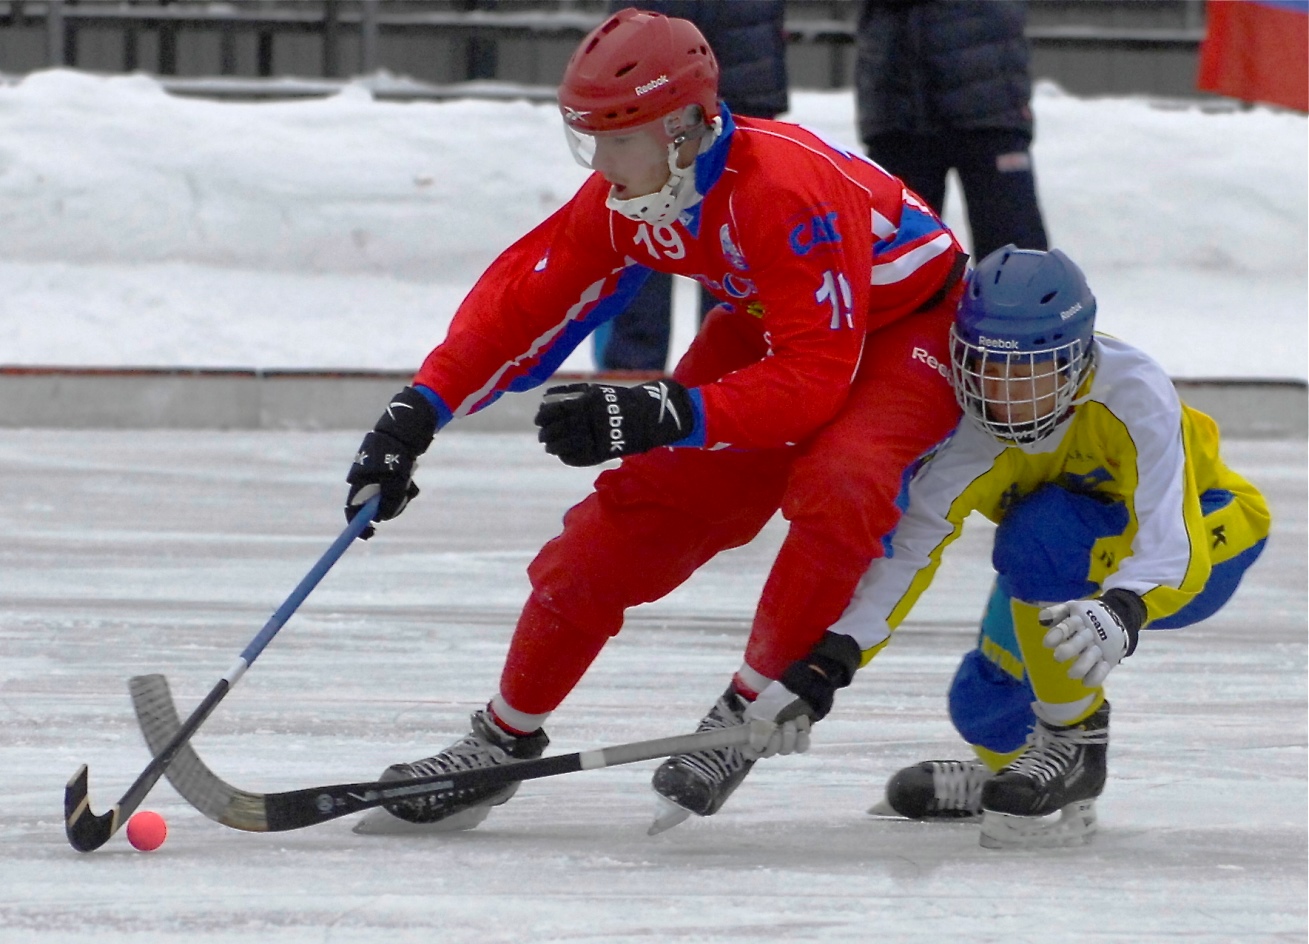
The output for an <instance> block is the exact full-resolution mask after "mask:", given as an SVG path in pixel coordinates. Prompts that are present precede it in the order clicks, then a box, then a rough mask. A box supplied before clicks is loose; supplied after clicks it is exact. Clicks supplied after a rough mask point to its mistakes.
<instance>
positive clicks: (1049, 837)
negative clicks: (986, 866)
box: [978, 800, 1096, 849]
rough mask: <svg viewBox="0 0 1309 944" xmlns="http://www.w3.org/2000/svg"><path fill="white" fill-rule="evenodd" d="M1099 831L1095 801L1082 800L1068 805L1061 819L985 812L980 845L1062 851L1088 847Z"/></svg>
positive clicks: (1061, 812)
mask: <svg viewBox="0 0 1309 944" xmlns="http://www.w3.org/2000/svg"><path fill="white" fill-rule="evenodd" d="M1095 832H1096V818H1095V800H1081V801H1079V802H1077V803H1070V804H1068V805H1067V806H1065V807H1064V808H1063V809H1062V810H1060V811H1059V813H1058V815H1057V816H1056V815H1055V814H1051V815H1049V816H1013V815H1011V814H1009V813H997V812H996V811H995V810H984V811H983V812H982V828H981V835H980V836H979V837H978V842H979V843H980V844H981V846H982V847H983V848H984V849H1062V848H1067V847H1069V846H1084V845H1086V844H1087V843H1089V842H1090V841H1091V838H1092V837H1093V836H1094V835H1095Z"/></svg>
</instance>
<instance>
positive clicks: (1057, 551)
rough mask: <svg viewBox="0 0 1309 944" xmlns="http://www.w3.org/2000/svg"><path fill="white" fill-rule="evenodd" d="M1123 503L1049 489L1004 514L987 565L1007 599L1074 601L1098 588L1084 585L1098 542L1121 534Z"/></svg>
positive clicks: (1124, 519) (1056, 487)
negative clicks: (999, 580) (1005, 593)
mask: <svg viewBox="0 0 1309 944" xmlns="http://www.w3.org/2000/svg"><path fill="white" fill-rule="evenodd" d="M1128 520H1129V516H1128V513H1127V506H1126V505H1124V504H1123V503H1122V502H1105V501H1101V500H1100V499H1097V498H1094V497H1092V496H1090V495H1083V494H1079V493H1076V492H1070V491H1068V490H1067V489H1065V488H1063V487H1061V486H1059V485H1055V484H1053V483H1048V484H1046V485H1042V486H1041V487H1040V488H1038V489H1037V490H1036V491H1034V492H1032V493H1031V494H1030V495H1027V496H1026V497H1024V498H1022V499H1021V500H1019V501H1018V502H1015V503H1014V505H1013V506H1012V507H1011V508H1010V509H1009V510H1008V511H1007V512H1005V516H1004V518H1003V519H1002V520H1001V521H1000V524H999V526H998V527H997V528H996V531H995V546H994V548H993V549H992V551H991V563H992V564H993V565H994V566H995V569H996V572H997V573H999V574H1000V577H1001V585H1002V586H1003V587H1004V589H1005V590H1006V592H1008V593H1009V594H1010V595H1011V596H1013V597H1015V598H1017V599H1019V600H1026V601H1028V602H1033V603H1035V602H1049V601H1059V600H1078V599H1081V598H1083V597H1088V596H1091V595H1092V594H1094V593H1096V592H1097V591H1098V590H1099V589H1100V587H1099V585H1098V584H1096V583H1094V582H1092V581H1091V580H1090V579H1088V576H1087V575H1088V574H1089V573H1090V572H1091V551H1092V550H1093V549H1094V547H1095V542H1096V541H1097V540H1099V539H1100V538H1107V537H1111V536H1113V535H1116V534H1122V533H1123V529H1124V528H1126V527H1127V522H1128Z"/></svg>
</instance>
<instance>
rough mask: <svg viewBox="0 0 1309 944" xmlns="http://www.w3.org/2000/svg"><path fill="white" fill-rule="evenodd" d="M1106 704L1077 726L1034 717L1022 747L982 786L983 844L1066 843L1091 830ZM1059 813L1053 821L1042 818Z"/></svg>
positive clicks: (1105, 743) (1103, 771)
mask: <svg viewBox="0 0 1309 944" xmlns="http://www.w3.org/2000/svg"><path fill="white" fill-rule="evenodd" d="M1108 753H1109V702H1107V701H1106V702H1105V703H1104V704H1102V705H1101V706H1100V707H1099V708H1098V709H1096V712H1095V714H1093V715H1091V717H1089V718H1087V719H1086V720H1085V721H1082V722H1081V723H1080V724H1074V725H1068V726H1066V727H1056V726H1054V725H1050V724H1047V723H1046V722H1044V721H1041V720H1039V719H1038V721H1037V722H1036V727H1035V728H1033V729H1032V734H1031V737H1030V738H1029V739H1028V742H1027V750H1026V751H1025V752H1024V753H1023V755H1022V756H1021V757H1019V758H1018V759H1017V760H1016V761H1014V762H1013V763H1012V764H1010V765H1009V766H1008V767H1005V768H1004V769H1003V770H1001V771H1000V772H999V773H997V774H995V776H993V777H992V778H991V779H990V780H988V781H987V782H986V785H985V786H984V787H983V788H982V837H981V841H982V845H983V846H986V847H988V848H993V849H994V848H1002V847H1006V846H1036V847H1041V846H1068V845H1078V844H1081V843H1086V842H1090V841H1091V836H1093V835H1094V834H1095V798H1096V797H1098V796H1099V795H1100V794H1101V793H1102V792H1103V791H1104V784H1105V779H1106V777H1107V775H1108V764H1107V757H1108ZM1060 811H1062V815H1061V816H1060V817H1059V818H1058V819H1044V817H1047V816H1049V815H1050V814H1051V813H1055V812H1060Z"/></svg>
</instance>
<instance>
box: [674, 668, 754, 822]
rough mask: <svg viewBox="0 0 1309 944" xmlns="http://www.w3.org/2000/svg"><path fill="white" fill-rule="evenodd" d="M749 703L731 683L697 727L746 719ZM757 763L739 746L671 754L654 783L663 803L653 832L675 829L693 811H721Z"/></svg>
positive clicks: (722, 725) (728, 724) (706, 728)
mask: <svg viewBox="0 0 1309 944" xmlns="http://www.w3.org/2000/svg"><path fill="white" fill-rule="evenodd" d="M748 704H749V702H747V701H746V700H745V699H744V698H742V697H741V696H740V695H738V694H737V693H736V690H735V689H734V688H732V687H731V686H728V689H727V691H725V692H723V694H722V696H721V697H720V698H719V699H718V701H716V702H715V703H714V706H713V708H711V709H710V710H709V714H707V715H705V716H704V718H703V719H701V721H700V724H699V726H698V727H697V728H696V731H697V732H700V731H715V730H718V729H720V728H730V727H734V726H735V725H738V724H742V723H744V718H743V715H744V712H745V709H746V706H747V705H748ZM753 766H754V761H752V760H747V759H746V756H745V755H744V754H743V753H741V749H740V748H739V747H720V748H717V749H715V750H710V751H696V752H695V753H692V754H678V755H676V756H674V757H670V758H668V760H666V761H664V762H663V763H662V764H660V765H659V769H658V770H656V771H655V773H654V779H653V780H652V781H651V784H650V785H651V786H652V787H654V791H655V793H656V794H658V801H659V803H658V809H657V810H656V811H655V821H654V823H653V824H652V825H651V826H650V830H649V834H650V835H651V836H653V835H655V834H656V833H661V832H663V831H664V830H665V829H671V828H673V827H674V826H676V825H677V824H678V823H680V822H682V821H683V820H685V819H686V818H687V817H688V816H690V815H691V814H692V813H694V814H695V815H697V816H712V815H713V814H715V813H717V812H718V811H719V810H720V809H722V806H723V804H724V803H726V802H727V798H728V797H729V796H731V795H732V791H733V790H735V789H736V788H737V787H738V786H740V784H741V781H742V780H744V779H745V775H746V774H748V773H749V772H750V768H751V767H753Z"/></svg>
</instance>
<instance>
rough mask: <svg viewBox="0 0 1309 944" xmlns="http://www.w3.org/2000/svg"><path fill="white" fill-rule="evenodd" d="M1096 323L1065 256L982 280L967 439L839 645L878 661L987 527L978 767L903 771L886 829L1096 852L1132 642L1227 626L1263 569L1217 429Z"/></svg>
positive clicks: (854, 604)
mask: <svg viewBox="0 0 1309 944" xmlns="http://www.w3.org/2000/svg"><path fill="white" fill-rule="evenodd" d="M1095 309H1096V305H1095V298H1094V296H1093V295H1092V294H1091V291H1090V289H1089V288H1088V286H1087V284H1086V280H1085V278H1084V277H1083V275H1082V273H1081V271H1080V270H1079V269H1078V268H1077V266H1076V265H1074V264H1073V262H1072V261H1071V260H1070V259H1069V258H1068V257H1067V256H1065V255H1064V254H1063V253H1062V252H1060V251H1058V250H1053V251H1051V252H1048V253H1047V252H1037V251H1031V250H1017V249H1015V248H1014V247H1013V246H1009V247H1006V248H1004V249H1001V250H998V251H996V252H995V253H992V254H991V255H990V256H988V257H987V258H986V259H984V260H983V261H982V262H981V263H980V264H979V265H978V267H977V269H976V270H975V271H974V272H973V273H972V275H971V276H970V279H969V283H968V287H967V290H966V293H965V297H964V299H963V301H962V302H961V304H960V308H959V312H958V316H957V318H956V322H955V326H954V331H953V334H952V339H951V345H952V357H951V359H952V365H951V371H952V375H953V380H954V384H955V391H956V396H957V397H958V399H959V403H960V406H961V407H962V408H963V411H964V414H965V420H964V421H962V422H961V423H960V425H959V427H958V429H957V430H956V432H955V433H954V434H953V435H952V436H951V437H950V438H949V439H947V440H946V441H945V443H943V444H942V445H941V446H940V447H939V448H938V449H937V450H936V451H935V452H934V453H933V454H932V455H931V456H930V457H929V458H928V459H927V460H926V461H925V462H924V463H923V464H922V465H921V466H920V467H919V468H918V470H917V471H916V472H915V473H914V475H913V476H912V478H911V479H910V481H909V483H908V486H907V489H906V494H905V496H903V497H904V499H905V500H907V505H906V510H905V513H904V517H903V518H902V519H901V521H900V524H899V526H898V527H897V528H896V530H895V532H894V533H893V535H892V536H891V549H890V553H888V554H887V556H886V557H885V558H882V559H879V560H877V561H875V562H874V563H873V565H872V566H871V568H870V569H869V571H868V573H867V574H866V575H865V576H864V578H863V580H862V581H861V582H860V584H859V586H858V589H857V590H856V592H855V595H854V598H853V599H852V601H851V603H850V605H849V607H848V608H847V609H846V611H845V613H844V615H843V616H842V617H841V619H840V620H839V621H838V622H837V623H836V624H835V625H834V626H832V627H831V631H832V632H833V633H841V634H845V635H848V636H850V637H852V638H853V639H854V640H855V641H856V642H858V644H859V647H860V649H861V650H862V651H863V652H864V661H865V663H866V662H867V660H868V659H869V658H871V656H872V655H873V654H875V653H876V652H877V651H878V650H879V649H880V648H881V647H882V646H883V645H884V644H885V643H886V642H887V640H888V639H889V638H890V634H891V632H892V630H893V629H894V628H895V627H896V626H898V625H899V624H900V622H901V621H902V620H903V619H904V618H905V616H906V615H907V614H908V612H909V610H910V608H911V607H912V606H913V604H914V602H915V601H916V600H917V599H918V597H919V596H920V595H921V594H922V592H923V591H924V590H925V589H926V588H927V586H928V584H929V583H930V582H931V580H932V578H933V576H934V575H935V573H936V571H937V568H938V566H939V564H940V561H941V554H942V552H943V551H944V550H945V548H946V547H947V546H948V545H949V544H950V543H951V542H952V541H954V540H955V538H957V537H958V536H959V534H960V532H961V530H962V528H963V526H964V521H965V519H966V518H967V517H968V516H969V515H970V514H971V513H972V512H974V511H976V512H980V513H981V514H983V515H985V516H986V517H987V518H989V519H990V520H992V521H994V522H995V523H996V524H997V529H996V534H995V546H994V552H993V563H994V565H995V569H996V572H997V581H996V587H995V590H994V592H993V594H992V598H991V600H990V603H989V605H988V607H987V610H986V614H985V616H984V617H983V620H982V625H981V631H980V633H979V637H978V643H977V648H976V649H974V650H973V651H971V652H969V653H968V655H967V656H965V657H964V660H963V662H962V664H961V665H960V667H959V670H958V672H957V673H956V675H955V678H954V681H953V683H952V685H951V689H950V697H949V703H950V713H951V719H952V721H953V722H954V725H955V727H956V728H957V729H958V731H959V733H960V734H961V735H962V736H963V737H964V739H965V740H966V741H967V742H968V743H969V744H971V745H972V746H973V747H974V749H975V751H976V753H977V755H978V756H979V757H980V758H981V762H978V761H926V762H923V763H921V764H917V765H914V766H912V767H909V768H906V769H905V770H902V771H900V772H899V773H897V774H896V775H895V776H894V777H892V778H891V781H890V783H889V784H888V791H887V799H886V803H885V804H884V805H882V806H881V807H874V810H873V811H874V812H889V811H894V812H896V813H899V814H900V815H907V816H912V817H925V818H931V817H952V816H973V815H977V814H979V813H980V814H981V815H982V843H983V845H989V846H999V845H1010V844H1023V845H1051V844H1067V843H1074V842H1083V841H1086V840H1087V839H1089V837H1090V835H1091V834H1092V833H1093V832H1094V828H1095V812H1094V803H1095V798H1096V797H1097V796H1099V794H1100V792H1101V791H1102V790H1103V788H1104V781H1105V775H1106V763H1105V760H1106V752H1107V746H1108V740H1109V703H1108V702H1107V701H1106V700H1105V694H1104V687H1103V686H1104V681H1105V677H1106V676H1107V675H1108V674H1109V672H1110V670H1111V669H1113V668H1114V667H1115V666H1116V665H1117V664H1118V663H1119V662H1120V661H1121V660H1122V659H1124V658H1126V657H1127V656H1129V655H1131V654H1132V652H1133V651H1134V650H1135V649H1136V646H1137V641H1138V633H1139V631H1140V630H1141V629H1143V628H1148V629H1168V628H1175V627H1180V626H1187V625H1190V624H1192V623H1195V622H1198V621H1200V620H1202V619H1205V618H1207V617H1208V616H1210V615H1212V614H1213V613H1214V612H1215V611H1217V610H1218V609H1219V607H1221V606H1222V605H1223V604H1224V603H1226V602H1227V600H1228V599H1229V598H1230V597H1231V595H1232V593H1233V591H1234V590H1235V589H1236V586H1237V584H1238V582H1239V581H1240V579H1241V576H1242V575H1243V574H1244V572H1245V570H1246V568H1248V567H1249V566H1250V565H1251V564H1252V563H1253V562H1254V560H1255V559H1256V558H1257V557H1258V556H1259V554H1260V552H1261V551H1262V549H1263V546H1264V541H1265V539H1266V538H1267V535H1268V528H1269V513H1268V508H1267V505H1266V504H1265V502H1264V500H1263V497H1262V496H1261V495H1260V494H1259V492H1258V491H1257V490H1256V489H1255V488H1254V487H1253V486H1252V485H1251V484H1250V483H1249V482H1248V481H1246V480H1245V479H1244V478H1242V477H1241V476H1240V475H1238V474H1236V473H1235V472H1233V471H1232V470H1231V469H1229V468H1228V467H1227V466H1226V465H1225V464H1224V463H1223V460H1222V457H1221V456H1220V454H1219V442H1218V428H1217V426H1216V425H1215V423H1214V422H1213V420H1212V419H1210V418H1209V417H1208V416H1206V415H1204V414H1203V413H1200V412H1198V411H1196V410H1193V409H1191V408H1190V407H1188V406H1186V405H1185V404H1183V403H1181V402H1180V401H1179V400H1178V397H1177V393H1176V391H1175V390H1174V388H1173V385H1172V383H1171V382H1170V380H1169V378H1168V377H1167V375H1166V374H1165V373H1164V371H1163V369H1162V368H1161V367H1160V366H1159V365H1158V364H1157V363H1155V362H1154V361H1153V360H1151V359H1150V358H1149V357H1147V356H1146V355H1145V354H1143V353H1142V352H1141V351H1139V350H1137V349H1135V348H1133V347H1131V346H1130V345H1128V344H1125V343H1123V342H1122V341H1119V340H1116V339H1114V338H1110V337H1107V336H1103V335H1095V334H1094V333H1093V331H1094V323H1095ZM888 806H889V808H890V810H887V807H888ZM1057 811H1063V815H1062V816H1061V817H1057V818H1056V817H1050V816H1048V814H1052V813H1055V812H1057Z"/></svg>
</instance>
